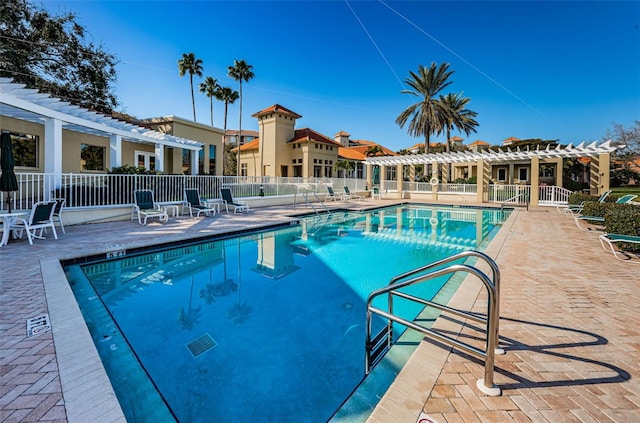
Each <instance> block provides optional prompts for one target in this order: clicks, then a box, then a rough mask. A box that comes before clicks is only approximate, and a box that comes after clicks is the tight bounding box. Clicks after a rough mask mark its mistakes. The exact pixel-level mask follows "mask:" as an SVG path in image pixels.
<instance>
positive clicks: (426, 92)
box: [396, 62, 453, 172]
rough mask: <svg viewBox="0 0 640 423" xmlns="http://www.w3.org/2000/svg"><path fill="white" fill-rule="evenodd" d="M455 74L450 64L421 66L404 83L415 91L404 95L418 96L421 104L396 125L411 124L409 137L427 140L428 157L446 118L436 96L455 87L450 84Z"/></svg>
mask: <svg viewBox="0 0 640 423" xmlns="http://www.w3.org/2000/svg"><path fill="white" fill-rule="evenodd" d="M451 74H453V71H450V70H449V64H448V63H442V64H441V65H440V66H437V65H436V63H435V62H434V63H431V67H429V68H428V69H427V68H425V67H424V66H422V65H419V66H418V73H414V72H412V71H409V76H408V77H407V78H405V79H404V83H405V84H407V85H408V86H409V87H411V89H408V90H402V94H409V95H412V96H416V97H419V98H421V100H420V101H419V102H417V103H415V104H412V105H411V106H409V107H407V108H406V109H405V110H404V111H403V112H402V113H400V115H399V116H398V117H397V118H396V123H397V124H398V125H400V127H401V128H402V127H404V125H405V124H406V123H407V122H409V130H408V133H409V135H412V136H414V137H419V136H424V152H425V153H427V154H428V153H429V138H430V136H431V135H432V134H434V133H436V132H437V131H438V130H441V122H442V116H443V114H444V113H443V110H442V107H441V105H440V102H439V101H438V99H437V98H436V96H437V95H438V93H439V92H440V91H442V90H443V89H444V88H445V87H447V86H448V85H449V84H451V83H452V81H448V79H449V77H450V76H451ZM425 172H426V166H425Z"/></svg>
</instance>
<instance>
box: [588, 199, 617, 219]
mask: <svg viewBox="0 0 640 423" xmlns="http://www.w3.org/2000/svg"><path fill="white" fill-rule="evenodd" d="M596 200H597V199H596ZM616 205H617V204H614V203H609V202H606V201H605V202H604V203H601V202H599V201H587V202H586V203H584V208H583V209H582V215H584V216H598V217H604V215H605V214H607V212H608V211H609V210H611V209H612V208H613V207H614V206H616Z"/></svg>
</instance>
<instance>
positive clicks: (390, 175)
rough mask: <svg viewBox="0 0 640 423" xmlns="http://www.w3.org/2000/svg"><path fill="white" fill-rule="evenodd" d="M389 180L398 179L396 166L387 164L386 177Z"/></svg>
mask: <svg viewBox="0 0 640 423" xmlns="http://www.w3.org/2000/svg"><path fill="white" fill-rule="evenodd" d="M385 179H386V180H387V181H395V180H396V167H395V166H387V175H386V178H385Z"/></svg>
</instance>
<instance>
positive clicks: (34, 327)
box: [27, 314, 51, 338]
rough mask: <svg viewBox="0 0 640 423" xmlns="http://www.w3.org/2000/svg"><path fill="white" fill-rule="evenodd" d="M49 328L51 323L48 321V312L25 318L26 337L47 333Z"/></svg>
mask: <svg viewBox="0 0 640 423" xmlns="http://www.w3.org/2000/svg"><path fill="white" fill-rule="evenodd" d="M50 330H51V323H50V322H49V315H48V314H43V315H42V316H38V317H33V318H31V319H27V338H30V337H32V336H37V335H42V334H43V333H47V332H49V331H50Z"/></svg>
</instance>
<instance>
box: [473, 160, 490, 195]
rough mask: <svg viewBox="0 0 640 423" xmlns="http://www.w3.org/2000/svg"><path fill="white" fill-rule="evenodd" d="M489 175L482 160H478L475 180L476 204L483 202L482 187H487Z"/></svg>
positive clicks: (487, 167)
mask: <svg viewBox="0 0 640 423" xmlns="http://www.w3.org/2000/svg"><path fill="white" fill-rule="evenodd" d="M490 177H491V175H490V173H489V166H487V164H486V163H485V161H484V160H483V159H478V170H477V179H476V185H477V188H476V201H477V202H478V203H483V202H484V187H488V186H489V179H490Z"/></svg>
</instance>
